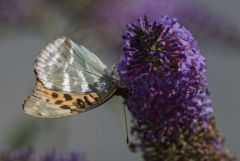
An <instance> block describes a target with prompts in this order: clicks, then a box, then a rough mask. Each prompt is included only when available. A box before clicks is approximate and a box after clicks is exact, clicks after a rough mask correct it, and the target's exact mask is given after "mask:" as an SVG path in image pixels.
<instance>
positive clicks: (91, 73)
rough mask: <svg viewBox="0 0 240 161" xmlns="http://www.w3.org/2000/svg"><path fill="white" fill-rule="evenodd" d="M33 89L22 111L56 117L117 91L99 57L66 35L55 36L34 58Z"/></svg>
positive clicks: (83, 108)
mask: <svg viewBox="0 0 240 161" xmlns="http://www.w3.org/2000/svg"><path fill="white" fill-rule="evenodd" d="M35 71H36V75H37V84H36V89H35V90H34V91H33V94H32V95H31V96H29V97H28V98H27V99H26V100H25V102H24V105H23V107H24V111H25V112H26V113H27V114H29V115H31V116H35V117H43V118H58V117H65V116H71V115H74V114H77V113H81V112H84V111H88V110H90V109H92V108H95V107H97V106H99V105H100V104H102V103H104V102H105V101H106V100H108V99H109V98H110V97H111V96H112V95H113V94H114V93H115V91H116V86H115V84H114V83H113V80H112V77H111V74H110V73H109V72H108V71H107V67H106V66H105V65H104V64H103V63H102V61H101V60H100V59H99V58H98V57H97V56H96V55H94V54H93V53H92V52H90V51H89V50H88V49H86V48H85V47H83V46H78V45H77V44H75V43H74V42H73V41H72V40H70V39H68V38H65V37H63V38H58V39H56V40H55V41H53V42H51V43H49V44H48V45H47V46H46V47H45V48H44V49H42V50H41V52H40V54H39V56H38V57H37V59H36V64H35Z"/></svg>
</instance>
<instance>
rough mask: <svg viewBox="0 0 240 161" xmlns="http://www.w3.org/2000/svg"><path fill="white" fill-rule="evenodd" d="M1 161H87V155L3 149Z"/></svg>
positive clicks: (0, 154) (0, 152)
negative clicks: (41, 153)
mask: <svg viewBox="0 0 240 161" xmlns="http://www.w3.org/2000/svg"><path fill="white" fill-rule="evenodd" d="M0 161H87V160H86V158H85V156H84V155H82V154H78V153H71V154H69V155H58V154H57V153H55V152H49V153H46V154H43V155H38V154H36V153H35V152H34V150H32V149H30V148H18V149H1V150H0Z"/></svg>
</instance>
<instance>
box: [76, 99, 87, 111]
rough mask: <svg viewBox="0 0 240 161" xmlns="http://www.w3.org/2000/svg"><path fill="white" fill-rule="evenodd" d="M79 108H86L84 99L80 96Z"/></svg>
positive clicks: (78, 100)
mask: <svg viewBox="0 0 240 161" xmlns="http://www.w3.org/2000/svg"><path fill="white" fill-rule="evenodd" d="M77 108H79V109H83V108H85V104H84V101H83V100H81V99H79V98H78V99H77Z"/></svg>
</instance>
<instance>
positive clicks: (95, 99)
mask: <svg viewBox="0 0 240 161" xmlns="http://www.w3.org/2000/svg"><path fill="white" fill-rule="evenodd" d="M88 95H89V96H90V97H92V98H93V99H94V101H95V102H98V100H99V97H98V96H97V97H94V96H93V95H91V94H88Z"/></svg>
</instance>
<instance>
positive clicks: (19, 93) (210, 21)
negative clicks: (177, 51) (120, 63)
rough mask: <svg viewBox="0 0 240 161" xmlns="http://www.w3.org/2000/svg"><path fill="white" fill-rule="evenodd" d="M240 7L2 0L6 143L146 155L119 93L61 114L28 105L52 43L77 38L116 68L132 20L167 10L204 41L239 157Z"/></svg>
mask: <svg viewBox="0 0 240 161" xmlns="http://www.w3.org/2000/svg"><path fill="white" fill-rule="evenodd" d="M239 7H240V1H239V0H229V1H225V0H211V1H208V0H202V1H192V0H172V1H169V0H121V1H117V0H84V1H83V0H82V1H81V0H68V1H64V0H21V1H19V0H11V1H9V0H0V36H1V39H0V103H1V105H0V108H1V112H0V134H1V135H0V147H1V148H6V147H21V146H31V147H33V148H35V149H36V150H38V151H48V150H56V151H59V152H62V153H67V152H70V151H77V152H84V153H86V155H87V158H88V159H89V160H91V161H113V160H114V161H123V160H126V161H127V160H129V161H130V160H131V161H140V160H142V159H141V154H138V153H137V154H134V153H131V152H130V150H129V149H128V145H127V144H126V134H125V123H124V115H123V108H122V107H123V105H122V99H121V98H120V97H114V98H112V99H111V100H110V101H108V102H107V103H105V104H104V105H102V106H100V107H99V108H96V109H94V110H91V111H89V112H87V113H83V114H80V115H78V116H75V117H70V118H64V119H57V120H47V119H36V118H31V117H29V116H27V115H25V114H24V112H23V110H22V103H23V100H24V99H25V98H26V97H27V96H28V95H30V94H31V92H32V90H33V89H34V85H35V75H34V73H33V65H34V60H35V58H36V56H37V55H38V53H39V51H40V49H41V48H42V47H44V46H45V45H46V43H47V42H49V41H52V40H53V39H55V38H56V37H60V36H67V37H70V38H71V39H73V40H74V41H75V42H77V43H78V44H82V45H84V46H85V47H87V48H88V49H90V50H91V51H93V52H94V53H95V54H96V55H97V56H98V57H100V58H101V60H102V61H103V62H104V63H106V64H107V65H108V66H109V68H111V66H112V65H113V64H114V63H115V62H116V61H117V59H118V57H119V55H120V54H121V52H122V46H121V45H122V44H121V41H122V40H121V34H122V33H123V31H124V30H125V26H126V24H127V23H129V22H132V21H135V20H136V19H137V18H138V17H141V16H143V15H147V16H148V17H149V18H150V19H151V20H154V19H157V18H158V17H160V16H162V15H166V14H167V15H170V16H175V17H177V18H178V19H179V21H180V23H181V24H183V25H184V26H186V28H188V29H189V30H190V31H191V32H192V33H193V36H194V37H195V38H196V39H197V40H198V42H199V46H200V50H201V52H202V54H203V55H204V56H205V57H206V60H207V66H208V73H207V74H208V81H209V89H210V91H211V98H212V100H213V103H214V110H215V116H216V119H217V123H218V126H219V128H220V130H221V132H222V133H223V134H224V135H225V136H226V138H227V140H226V144H227V146H228V147H229V148H230V149H232V150H233V151H234V152H235V153H236V154H237V155H238V156H240V139H239V134H240V121H239V114H240V108H239V105H240V102H239V100H240V94H239V91H240V85H239V82H240V71H239V69H240V53H239V49H240V19H239ZM130 120H131V116H130V115H129V114H128V121H129V123H130ZM130 139H133V138H131V137H130Z"/></svg>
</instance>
